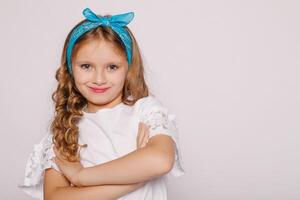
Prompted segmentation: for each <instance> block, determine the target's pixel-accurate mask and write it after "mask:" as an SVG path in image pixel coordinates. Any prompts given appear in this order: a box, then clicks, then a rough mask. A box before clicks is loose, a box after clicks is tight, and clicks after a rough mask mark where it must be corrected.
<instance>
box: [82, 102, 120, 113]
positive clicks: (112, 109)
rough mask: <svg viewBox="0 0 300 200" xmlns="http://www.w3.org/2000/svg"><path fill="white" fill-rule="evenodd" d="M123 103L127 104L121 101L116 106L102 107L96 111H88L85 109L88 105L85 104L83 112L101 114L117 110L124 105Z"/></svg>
mask: <svg viewBox="0 0 300 200" xmlns="http://www.w3.org/2000/svg"><path fill="white" fill-rule="evenodd" d="M123 105H125V104H124V103H123V102H120V103H118V104H117V105H115V106H114V107H111V108H102V109H99V110H97V111H96V112H86V111H84V109H85V108H86V106H85V107H84V108H83V109H82V112H83V114H84V115H97V114H100V113H105V112H112V111H116V110H117V109H118V108H120V107H122V106H123Z"/></svg>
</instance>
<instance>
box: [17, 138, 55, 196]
mask: <svg viewBox="0 0 300 200" xmlns="http://www.w3.org/2000/svg"><path fill="white" fill-rule="evenodd" d="M52 147H53V144H52V135H51V134H49V133H47V134H46V135H45V136H44V137H43V138H42V140H41V141H40V142H39V143H38V144H34V147H33V151H32V152H31V153H30V155H29V157H28V159H27V163H26V168H25V177H24V182H23V183H22V184H19V185H18V187H19V188H20V189H21V190H23V191H24V192H25V193H27V194H29V195H30V196H32V197H34V198H38V199H43V182H44V173H45V169H47V168H54V169H56V170H57V171H59V172H60V170H59V168H58V167H57V165H56V164H55V163H54V162H53V161H52V160H51V158H52V157H54V156H55V154H54V152H53V149H52Z"/></svg>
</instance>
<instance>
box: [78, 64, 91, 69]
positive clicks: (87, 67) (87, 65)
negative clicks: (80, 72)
mask: <svg viewBox="0 0 300 200" xmlns="http://www.w3.org/2000/svg"><path fill="white" fill-rule="evenodd" d="M90 67H91V65H90V64H82V65H80V68H82V69H89V68H90Z"/></svg>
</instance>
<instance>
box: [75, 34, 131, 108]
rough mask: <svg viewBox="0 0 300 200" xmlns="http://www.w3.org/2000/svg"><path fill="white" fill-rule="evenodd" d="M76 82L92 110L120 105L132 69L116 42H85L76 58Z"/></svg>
mask: <svg viewBox="0 0 300 200" xmlns="http://www.w3.org/2000/svg"><path fill="white" fill-rule="evenodd" d="M72 71H73V76H74V81H75V85H76V87H77V88H78V90H79V91H80V93H81V94H82V95H83V96H84V97H85V98H86V99H87V102H88V104H87V110H88V112H96V111H97V110H99V109H102V108H111V107H114V106H115V105H117V104H119V103H120V102H121V99H122V90H123V86H124V82H125V79H126V75H127V71H128V63H127V60H126V55H125V54H124V53H122V52H120V50H118V49H117V48H116V47H115V46H114V45H113V44H112V43H110V42H106V41H105V40H101V41H96V40H93V41H90V42H86V43H84V44H82V46H80V48H79V49H78V51H77V53H76V55H75V56H74V59H73V61H72Z"/></svg>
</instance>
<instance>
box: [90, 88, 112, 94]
mask: <svg viewBox="0 0 300 200" xmlns="http://www.w3.org/2000/svg"><path fill="white" fill-rule="evenodd" d="M89 88H90V89H91V91H92V92H94V93H103V92H105V91H106V90H108V89H109V87H108V88H97V87H89Z"/></svg>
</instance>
